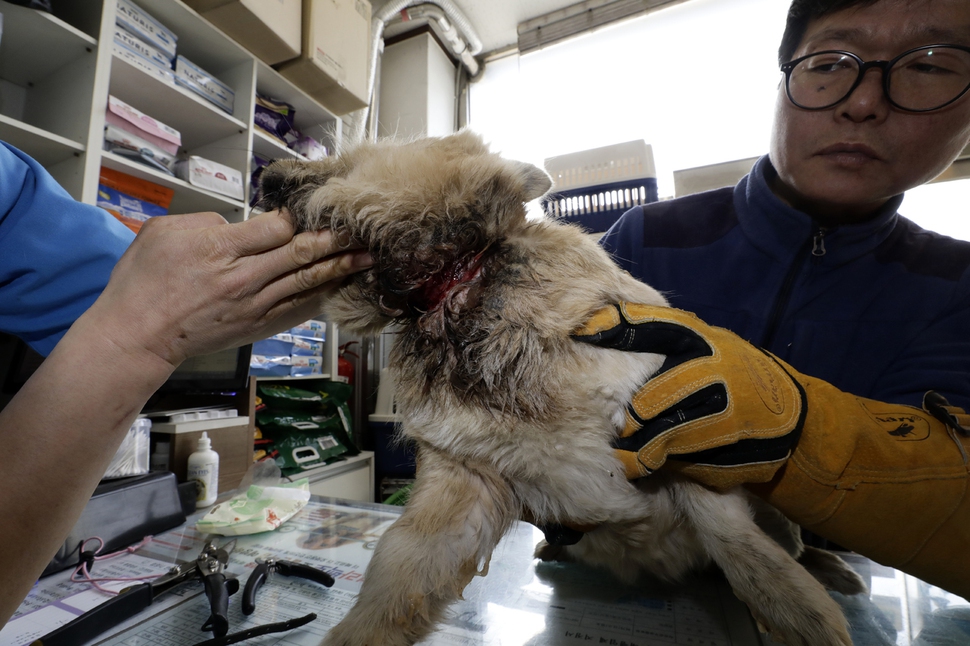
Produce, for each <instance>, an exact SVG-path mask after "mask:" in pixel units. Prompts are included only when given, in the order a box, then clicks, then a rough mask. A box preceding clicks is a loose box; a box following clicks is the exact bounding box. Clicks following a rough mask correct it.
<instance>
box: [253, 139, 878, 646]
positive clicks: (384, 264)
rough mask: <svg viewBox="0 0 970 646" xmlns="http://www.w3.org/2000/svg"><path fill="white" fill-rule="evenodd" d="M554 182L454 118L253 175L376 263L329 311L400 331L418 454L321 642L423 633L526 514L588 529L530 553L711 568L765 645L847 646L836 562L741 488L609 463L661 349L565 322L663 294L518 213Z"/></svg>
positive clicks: (341, 320)
mask: <svg viewBox="0 0 970 646" xmlns="http://www.w3.org/2000/svg"><path fill="white" fill-rule="evenodd" d="M550 184H551V183H550V180H549V177H548V176H547V175H546V174H545V173H544V172H543V171H541V170H540V169H538V168H536V167H534V166H532V165H529V164H524V163H519V162H514V161H509V160H506V159H503V158H501V157H500V156H498V155H497V154H494V153H490V152H489V150H488V148H487V146H486V145H485V144H483V142H482V141H481V139H480V138H479V137H478V136H476V135H474V134H473V133H470V132H467V131H465V132H462V133H459V134H457V135H453V136H450V137H445V138H440V139H422V140H418V141H413V142H410V143H403V144H402V143H394V142H384V143H378V144H364V145H360V146H358V147H356V148H353V149H351V150H348V151H346V152H344V153H342V154H340V155H338V156H336V157H334V158H331V159H327V160H325V161H322V162H309V163H300V162H277V163H275V164H274V165H272V166H270V167H268V168H267V169H266V171H265V172H264V174H263V179H262V188H263V194H264V203H265V204H266V205H267V206H268V207H271V208H285V209H287V210H288V211H289V212H290V213H291V214H292V216H293V217H295V218H296V220H297V221H298V222H299V224H300V225H301V226H302V227H305V228H311V229H313V228H326V227H329V228H331V229H333V230H335V231H339V232H341V235H343V236H344V239H345V240H347V241H348V244H358V245H363V246H365V247H367V248H368V249H369V250H370V251H371V252H372V254H373V256H374V258H375V262H376V264H375V266H374V267H373V268H372V269H370V270H368V271H366V272H363V273H361V274H357V275H356V276H355V277H354V278H352V279H351V280H349V281H348V282H347V283H346V284H345V285H344V286H342V287H341V288H339V289H338V290H337V291H336V292H335V293H334V294H333V297H332V299H331V301H330V304H329V309H328V311H327V312H326V315H327V317H328V318H330V319H331V320H333V321H335V322H336V323H338V324H339V325H340V326H343V327H346V328H348V329H350V330H353V331H355V332H361V333H375V332H377V331H379V330H381V329H383V328H384V327H386V326H387V325H388V324H390V323H392V322H396V323H398V324H399V325H400V327H401V333H400V335H399V339H398V342H397V344H396V347H395V349H394V352H393V355H392V369H393V370H396V371H397V384H398V390H397V403H398V412H399V415H400V419H401V432H403V434H404V435H405V436H407V437H408V438H410V439H412V440H414V441H415V442H416V443H417V446H418V474H417V482H416V484H415V486H414V490H413V492H412V495H411V498H410V501H409V502H408V505H407V507H406V509H405V511H404V513H403V515H402V516H401V518H400V520H398V521H397V522H396V523H395V524H394V525H393V526H392V527H391V528H390V529H389V530H388V531H387V532H386V533H385V534H384V536H383V537H382V538H381V540H380V542H379V544H378V546H377V549H376V551H375V552H374V556H373V559H372V560H371V562H370V565H369V567H368V568H367V573H366V577H365V581H364V583H363V587H362V588H361V592H360V596H359V598H358V600H357V602H356V604H355V605H354V607H353V608H352V609H351V611H350V612H349V614H348V615H347V616H346V618H344V620H343V621H341V622H340V624H339V625H337V626H336V627H335V628H334V629H333V630H332V631H330V633H329V634H328V635H327V637H326V639H325V641H324V643H325V644H328V645H337V644H355V645H363V644H366V645H369V646H384V645H397V644H412V643H414V642H415V641H417V640H419V639H421V638H422V637H424V636H426V635H427V634H429V633H430V632H431V631H432V630H433V629H434V626H435V624H436V622H438V621H439V620H440V619H441V618H442V617H443V613H444V612H445V611H446V608H447V606H448V604H449V603H451V602H452V601H454V600H456V599H457V598H458V596H459V594H460V593H461V591H462V589H463V588H464V587H465V586H466V585H467V584H468V583H469V581H470V580H471V579H472V577H473V576H475V575H476V574H479V575H481V574H484V573H485V571H486V570H487V566H488V561H489V557H490V555H491V552H492V550H493V549H494V548H495V546H496V544H497V543H498V541H499V539H500V538H501V537H502V535H503V534H504V533H505V532H506V530H508V529H509V527H510V525H511V524H512V523H513V522H514V521H515V520H516V519H518V518H523V517H528V518H533V519H535V520H536V521H537V522H539V523H550V524H551V523H571V524H578V525H596V529H594V530H593V531H590V532H589V533H588V534H586V535H585V536H584V537H583V539H582V540H581V541H579V543H577V544H576V545H573V546H570V547H568V548H565V549H564V550H562V551H560V550H558V549H552V548H551V547H550V546H548V545H545V544H544V543H540V545H539V547H538V548H537V555H538V556H540V558H554V557H558V558H562V559H572V560H578V561H583V562H586V563H590V564H595V565H599V566H605V567H607V568H609V569H611V570H612V571H613V572H614V573H615V575H616V576H617V577H620V578H622V579H625V580H630V579H632V578H635V577H636V576H637V575H639V574H640V573H641V572H647V573H650V574H652V575H654V576H657V577H661V578H663V579H667V580H673V581H676V580H677V579H678V578H679V577H682V576H683V575H684V574H686V573H687V572H688V571H690V570H694V569H697V568H701V567H705V566H707V565H708V564H710V563H711V562H712V561H713V563H715V564H716V565H717V566H718V567H720V568H721V570H723V572H724V574H725V575H726V577H727V579H728V581H729V582H730V584H731V586H732V587H733V589H734V591H735V593H736V594H737V596H738V597H740V598H741V599H742V600H743V601H744V602H745V603H747V605H748V606H749V607H750V608H751V611H752V612H753V614H754V615H755V617H756V618H757V619H758V620H759V622H760V623H761V624H762V626H763V627H765V628H767V629H768V630H769V631H770V632H771V633H772V634H773V635H774V636H775V637H776V638H778V639H781V640H782V641H784V642H785V643H786V644H789V645H796V644H798V645H804V646H829V645H832V646H834V645H841V646H848V645H850V644H851V640H850V639H849V635H848V632H847V630H846V624H845V620H844V618H843V616H842V613H841V611H840V609H839V607H838V605H837V604H836V603H835V602H834V601H833V600H832V599H831V598H830V597H829V595H828V594H827V592H826V591H825V589H824V588H823V586H822V585H821V584H820V583H819V581H823V582H824V583H825V584H826V585H829V586H830V587H833V588H835V589H839V590H840V591H842V592H846V593H854V592H860V591H862V590H864V589H865V586H864V585H863V584H862V581H861V579H859V578H858V577H856V576H855V575H854V574H853V573H852V572H851V570H849V569H848V567H847V566H846V565H845V564H844V563H843V562H842V561H841V560H840V559H838V558H837V557H835V556H832V555H829V554H827V553H824V552H821V551H818V550H811V549H806V548H803V546H802V544H801V541H800V540H799V539H798V537H797V534H796V533H795V532H794V530H793V526H792V525H791V524H790V523H789V522H788V521H787V520H785V519H784V518H783V517H781V516H780V514H778V513H777V512H774V510H771V509H768V508H767V507H766V505H764V504H763V503H759V502H758V501H756V500H755V499H753V498H752V497H750V496H749V495H747V494H746V493H745V492H743V491H741V490H734V491H730V492H727V493H717V492H713V491H711V490H709V489H706V488H705V487H702V486H700V485H698V484H696V483H693V482H691V481H688V480H686V479H684V478H681V477H677V476H675V475H668V474H664V473H658V474H655V475H652V476H650V477H647V478H642V479H640V480H639V481H637V482H629V481H627V480H626V479H625V478H624V477H623V468H622V466H621V465H620V463H619V461H618V460H617V459H616V458H615V457H614V455H613V451H612V449H611V446H610V442H611V441H612V440H613V439H614V438H615V437H617V435H618V432H619V429H621V428H622V426H623V415H624V411H625V409H626V406H627V404H628V402H629V401H630V399H631V396H632V394H633V393H634V392H635V390H636V389H637V388H638V387H639V386H640V385H641V384H642V383H643V382H644V381H645V380H646V379H648V378H649V377H650V376H651V374H653V373H654V372H655V371H656V370H657V369H658V368H659V366H660V364H661V360H662V357H660V356H657V355H649V354H637V353H632V352H630V353H627V352H620V351H616V350H608V349H601V348H596V347H593V346H590V345H587V344H583V343H578V342H576V341H573V340H571V339H570V332H572V331H573V330H575V329H576V328H577V327H579V326H580V324H582V323H583V322H585V321H586V320H587V319H588V318H589V317H590V315H591V314H592V313H593V312H594V311H596V310H597V309H599V308H601V307H603V306H606V305H608V304H610V303H615V302H618V301H621V300H626V301H633V302H640V303H649V304H665V301H664V299H663V297H662V296H661V295H660V294H659V293H657V292H656V291H655V290H653V289H652V288H650V287H648V286H646V285H644V284H642V283H640V282H638V281H636V280H634V279H633V278H632V277H631V276H630V275H629V274H627V273H625V272H623V271H621V270H620V269H618V268H617V267H616V265H615V264H614V263H613V262H612V261H611V260H610V258H609V257H608V255H607V254H606V253H605V252H604V251H603V250H602V249H600V247H599V246H598V245H597V244H596V243H595V242H594V241H592V240H591V239H590V238H589V237H588V236H587V235H585V234H584V233H582V232H581V231H580V230H579V229H577V228H574V227H571V226H565V225H562V224H557V223H555V222H551V221H544V220H541V221H536V220H527V219H526V217H525V208H524V206H523V203H524V202H527V201H529V200H532V199H534V198H537V197H539V196H540V195H542V194H543V193H545V192H546V191H547V190H548V189H549V187H550ZM756 509H757V512H758V522H759V523H760V525H761V526H760V527H759V524H756V522H755V510H756ZM763 518H767V522H763V521H762V519H763ZM762 527H764V528H765V529H762ZM766 531H768V532H770V533H771V534H772V537H769V535H768V534H767V533H766ZM796 558H801V559H802V562H803V563H805V566H806V567H810V568H811V569H812V570H813V572H814V574H815V577H818V580H816V578H815V577H813V575H812V574H809V572H808V570H806V567H803V565H801V564H799V562H797V561H796Z"/></svg>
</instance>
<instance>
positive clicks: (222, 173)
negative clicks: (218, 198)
mask: <svg viewBox="0 0 970 646" xmlns="http://www.w3.org/2000/svg"><path fill="white" fill-rule="evenodd" d="M175 175H176V176H177V177H179V178H181V179H184V180H185V181H186V182H188V183H189V184H192V185H193V186H199V187H201V188H206V189H209V190H210V191H212V192H213V193H219V194H221V195H228V196H229V197H232V198H235V199H237V200H241V199H243V180H242V173H240V172H239V171H238V170H236V169H235V168H229V167H228V166H223V165H222V164H219V163H216V162H214V161H212V160H209V159H205V158H203V157H199V156H198V155H192V156H191V157H189V158H188V159H186V160H183V161H180V162H178V163H176V164H175Z"/></svg>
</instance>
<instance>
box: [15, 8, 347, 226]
mask: <svg viewBox="0 0 970 646" xmlns="http://www.w3.org/2000/svg"><path fill="white" fill-rule="evenodd" d="M135 4H137V5H138V6H139V7H140V8H142V9H143V10H144V11H145V12H147V13H149V14H150V15H151V16H153V17H154V18H155V19H156V20H158V21H159V22H161V23H162V24H163V25H165V26H166V27H167V28H168V29H170V30H171V31H172V32H174V33H175V34H176V35H177V36H178V47H177V52H178V53H179V54H182V55H184V56H186V57H187V58H188V59H189V60H191V61H192V62H193V63H195V64H196V65H198V66H199V67H201V68H202V69H204V70H206V71H207V72H209V73H210V74H212V75H213V76H214V77H216V78H218V79H219V80H220V81H222V82H223V83H225V84H227V85H229V86H230V87H231V88H232V89H233V90H234V92H235V103H234V108H233V112H232V114H228V113H226V112H225V111H223V110H222V109H220V108H219V107H217V106H216V105H215V104H213V103H210V102H208V101H206V100H205V99H203V98H201V97H199V96H197V95H195V94H193V93H192V92H190V91H188V90H186V89H185V88H183V87H180V86H176V85H173V84H171V83H168V82H166V81H164V80H163V79H160V78H158V77H156V76H153V75H151V74H149V73H146V72H145V71H143V70H142V69H141V68H139V67H136V66H135V65H132V64H131V63H129V62H127V61H126V60H124V59H122V58H119V57H117V56H115V55H114V53H113V49H114V48H113V42H114V30H115V18H114V17H115V12H116V6H117V3H116V0H70V1H67V0H63V1H60V2H58V1H56V0H55V2H54V9H55V14H56V15H51V14H48V13H45V12H42V11H36V10H33V9H27V8H25V7H21V6H18V5H13V4H10V3H8V2H5V1H2V0H0V13H2V14H3V34H2V37H0V139H2V140H4V141H6V142H8V143H10V144H12V145H14V146H16V147H17V148H20V149H21V150H23V151H24V152H26V153H27V154H29V155H31V156H32V157H34V158H35V159H37V160H38V161H39V162H40V163H41V164H43V165H44V166H45V167H46V168H47V169H48V170H49V171H50V172H51V174H52V175H53V176H54V177H55V179H57V180H58V181H59V182H60V183H61V185H63V186H64V188H65V189H67V191H68V192H69V193H71V195H73V196H74V197H75V198H77V199H79V200H81V201H84V202H87V203H90V204H94V203H95V202H96V196H97V186H98V175H99V170H100V167H101V166H102V165H104V166H107V167H109V168H112V169H115V170H118V171H121V172H124V173H128V174H130V175H134V176H136V177H140V178H142V179H147V180H149V181H152V182H155V183H157V184H161V185H163V186H166V187H169V188H172V189H174V191H175V195H174V198H173V200H172V205H171V207H170V209H169V212H170V213H189V212H195V211H215V212H217V213H220V214H222V215H223V216H224V217H225V218H226V219H227V220H229V221H231V222H234V221H241V220H243V219H245V218H247V217H249V215H250V208H249V204H248V202H249V196H248V195H247V197H246V199H245V200H236V199H233V198H229V197H226V196H224V195H220V194H217V193H214V192H212V191H208V190H206V189H203V188H199V187H196V186H192V185H190V184H188V183H187V182H184V181H182V180H180V179H178V178H175V177H172V176H171V175H168V174H167V173H165V172H162V171H158V170H155V169H153V168H150V167H149V166H146V165H143V164H141V163H139V162H137V161H133V160H130V159H128V158H125V157H121V156H118V155H115V154H112V153H109V152H105V151H103V150H102V141H103V133H104V114H105V109H106V107H107V103H108V95H109V94H111V95H114V96H116V97H118V98H119V99H121V100H122V101H125V102H126V103H128V104H130V105H131V106H133V107H134V108H136V109H138V110H141V111H142V112H144V113H145V114H147V115H149V116H151V117H154V118H156V119H158V120H159V121H161V122H163V123H166V124H168V125H170V126H172V127H173V128H175V129H177V130H179V131H180V132H181V133H182V149H181V150H180V151H179V152H180V153H181V155H180V156H185V155H199V156H201V157H205V158H207V159H211V160H212V161H215V162H218V163H220V164H224V165H226V166H229V167H231V168H234V169H236V170H239V171H240V172H241V173H242V175H243V179H244V181H245V182H246V184H247V186H248V182H249V176H250V173H251V171H252V154H253V152H256V153H257V154H259V155H260V156H262V157H268V158H294V159H295V158H299V155H297V154H296V153H294V152H292V151H290V150H289V149H287V148H285V147H283V146H281V145H279V144H277V143H275V142H274V141H273V140H272V139H270V138H269V137H266V136H264V135H262V134H260V133H257V132H256V131H255V130H254V128H253V111H254V107H255V93H256V92H257V91H259V92H261V93H264V94H267V95H269V96H272V97H273V98H275V99H278V100H281V101H285V102H287V103H290V104H292V105H293V106H294V107H295V109H296V110H295V114H296V126H297V128H298V129H299V130H300V131H301V132H303V133H304V134H308V135H310V136H312V137H314V138H316V139H317V140H319V141H321V143H323V144H324V145H325V146H327V147H328V148H331V149H332V148H333V146H334V143H335V140H336V139H337V138H339V136H340V129H341V121H340V119H339V118H338V117H336V116H334V115H333V114H332V113H330V112H329V111H328V110H327V109H326V108H324V107H323V106H321V105H320V104H319V103H317V102H316V101H314V100H313V99H311V98H310V97H309V96H308V95H307V94H305V93H304V92H303V91H302V90H300V89H299V88H297V87H296V86H294V85H293V84H292V83H290V82H289V81H288V80H286V79H285V78H283V77H282V76H280V75H279V74H278V73H277V72H276V71H275V70H273V69H272V68H271V67H269V66H268V65H266V64H265V63H263V62H262V61H260V60H258V59H256V58H255V57H254V56H253V55H252V54H251V53H250V52H249V51H248V50H246V49H244V48H243V47H242V46H241V45H239V44H237V43H236V42H235V41H233V40H232V39H230V38H229V37H228V36H226V35H225V34H224V33H223V32H221V31H220V30H218V29H217V28H216V27H214V26H213V25H212V24H211V23H209V22H208V21H207V20H206V19H204V18H203V17H202V16H200V15H199V14H198V13H196V12H195V11H194V10H193V9H191V8H189V7H188V6H186V5H185V4H184V3H182V2H180V0H135Z"/></svg>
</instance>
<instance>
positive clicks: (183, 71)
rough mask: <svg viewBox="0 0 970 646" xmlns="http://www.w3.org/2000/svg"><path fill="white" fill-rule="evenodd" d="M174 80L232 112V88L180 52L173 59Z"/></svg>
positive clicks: (233, 97)
mask: <svg viewBox="0 0 970 646" xmlns="http://www.w3.org/2000/svg"><path fill="white" fill-rule="evenodd" d="M175 82H176V83H178V84H179V85H182V86H184V87H187V88H189V89H190V90H192V91H193V92H195V93H196V94H198V95H199V96H201V97H202V98H203V99H205V100H206V101H210V102H211V103H214V104H216V105H217V106H219V107H220V108H222V109H223V110H225V111H226V112H228V113H229V114H232V108H233V104H234V103H235V101H236V93H235V92H233V90H232V88H231V87H229V86H228V85H226V84H225V83H223V82H222V81H220V80H219V79H217V78H216V77H214V76H212V75H211V74H209V73H208V72H206V71H205V70H204V69H202V68H201V67H199V66H198V65H196V64H195V63H193V62H192V61H190V60H189V59H187V58H185V57H184V56H182V55H181V54H179V57H178V58H177V59H175Z"/></svg>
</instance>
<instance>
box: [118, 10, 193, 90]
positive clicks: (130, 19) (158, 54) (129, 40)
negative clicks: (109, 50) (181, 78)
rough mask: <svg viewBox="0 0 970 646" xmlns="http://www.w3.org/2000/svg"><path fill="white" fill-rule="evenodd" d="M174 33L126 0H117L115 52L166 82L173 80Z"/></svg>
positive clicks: (172, 81)
mask: <svg viewBox="0 0 970 646" xmlns="http://www.w3.org/2000/svg"><path fill="white" fill-rule="evenodd" d="M177 42H178V36H176V35H175V34H174V33H173V32H172V31H171V30H170V29H169V28H168V27H166V26H165V25H163V24H162V23H160V22H158V21H157V20H155V19H154V18H152V17H151V16H150V15H149V14H147V13H146V12H145V11H142V9H141V8H139V7H136V6H135V5H133V4H132V3H130V2H128V0H118V10H117V13H116V14H115V40H114V55H115V56H117V57H119V58H122V59H124V60H126V61H128V62H129V63H131V64H132V65H134V66H135V67H137V68H139V69H141V70H142V71H144V72H146V73H147V74H149V75H150V76H154V77H156V78H158V79H160V80H162V81H165V82H167V83H173V84H174V83H175V74H174V73H173V72H172V61H173V60H175V44H176V43H177Z"/></svg>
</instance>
